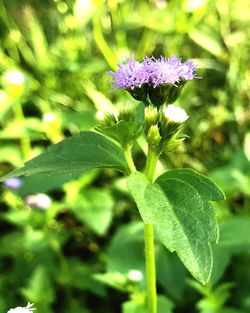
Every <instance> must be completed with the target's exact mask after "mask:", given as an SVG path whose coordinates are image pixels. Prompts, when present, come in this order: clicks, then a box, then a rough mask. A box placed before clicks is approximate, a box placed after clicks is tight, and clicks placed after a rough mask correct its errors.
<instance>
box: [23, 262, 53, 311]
mask: <svg viewBox="0 0 250 313" xmlns="http://www.w3.org/2000/svg"><path fill="white" fill-rule="evenodd" d="M22 293H23V294H24V295H25V297H27V298H28V299H29V300H30V301H31V302H33V303H37V304H43V305H45V304H49V303H52V302H53V301H54V299H55V294H54V290H53V287H52V283H51V280H50V277H49V274H48V272H47V270H46V268H45V267H43V266H39V267H37V268H36V269H35V270H34V272H33V274H32V276H31V278H30V280H29V281H28V286H27V287H25V288H22Z"/></svg>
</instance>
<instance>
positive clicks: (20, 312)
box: [7, 303, 35, 313]
mask: <svg viewBox="0 0 250 313" xmlns="http://www.w3.org/2000/svg"><path fill="white" fill-rule="evenodd" d="M32 307H33V303H28V304H27V306H26V307H20V306H18V307H17V308H14V309H10V310H9V311H8V312H7V313H33V311H34V310H35V308H32Z"/></svg>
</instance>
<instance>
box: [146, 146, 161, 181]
mask: <svg viewBox="0 0 250 313" xmlns="http://www.w3.org/2000/svg"><path fill="white" fill-rule="evenodd" d="M157 161H158V155H157V154H156V153H155V152H154V151H152V150H151V149H148V155H147V161H146V169H145V176H146V177H147V179H148V180H149V181H151V182H153V180H154V175H155V168H156V164H157Z"/></svg>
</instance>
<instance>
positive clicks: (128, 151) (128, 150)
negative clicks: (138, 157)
mask: <svg viewBox="0 0 250 313" xmlns="http://www.w3.org/2000/svg"><path fill="white" fill-rule="evenodd" d="M131 148H132V146H131V145H127V146H126V147H125V148H124V156H125V159H126V161H127V164H128V168H129V170H130V172H131V173H133V172H135V171H136V167H135V164H134V161H133V158H132V153H131Z"/></svg>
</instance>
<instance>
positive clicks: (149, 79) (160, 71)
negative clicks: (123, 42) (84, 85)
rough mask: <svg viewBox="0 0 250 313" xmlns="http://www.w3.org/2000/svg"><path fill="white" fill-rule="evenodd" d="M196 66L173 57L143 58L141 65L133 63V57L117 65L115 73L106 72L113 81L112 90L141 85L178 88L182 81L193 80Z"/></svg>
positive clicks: (128, 88)
mask: <svg viewBox="0 0 250 313" xmlns="http://www.w3.org/2000/svg"><path fill="white" fill-rule="evenodd" d="M195 69H196V65H195V64H194V63H193V62H192V61H186V62H184V63H182V62H181V59H178V58H177V57H176V56H175V55H172V56H171V57H170V58H168V59H167V58H165V57H163V56H161V57H160V58H159V59H156V58H154V57H150V58H149V57H145V59H144V61H143V62H142V63H140V62H137V61H135V59H134V56H132V57H131V59H129V60H128V61H127V62H126V63H125V64H119V68H118V71H117V72H108V74H109V75H111V76H113V77H114V79H113V80H111V82H113V83H115V85H114V86H113V88H115V89H116V88H121V89H127V90H133V89H134V88H136V87H138V88H141V87H142V85H143V84H148V85H152V86H153V87H154V88H155V87H157V86H161V85H166V84H171V85H175V86H177V87H178V83H179V82H180V81H183V80H191V79H193V78H195V77H196V76H195V74H194V71H195Z"/></svg>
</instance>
